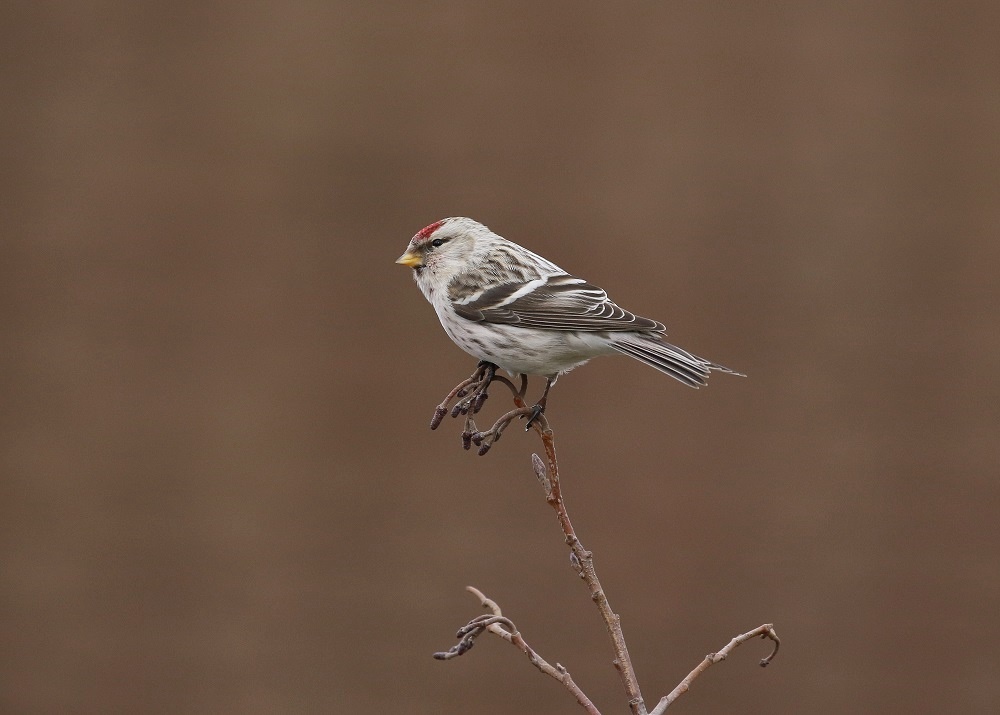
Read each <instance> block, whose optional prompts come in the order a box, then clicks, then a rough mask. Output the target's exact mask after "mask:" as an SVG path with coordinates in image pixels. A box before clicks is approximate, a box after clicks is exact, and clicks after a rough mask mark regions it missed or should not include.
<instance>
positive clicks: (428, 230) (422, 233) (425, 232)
mask: <svg viewBox="0 0 1000 715" xmlns="http://www.w3.org/2000/svg"><path fill="white" fill-rule="evenodd" d="M442 224H444V221H443V220H442V221H435V222H434V223H432V224H431V225H430V226H424V227H423V228H422V229H420V230H419V231H417V235H416V236H414V238H420V239H424V240H426V239H428V238H430V237H431V234H432V233H434V232H435V231H437V230H438V229H439V228H441V226H442Z"/></svg>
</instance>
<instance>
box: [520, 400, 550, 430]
mask: <svg viewBox="0 0 1000 715" xmlns="http://www.w3.org/2000/svg"><path fill="white" fill-rule="evenodd" d="M544 413H545V407H544V406H542V405H535V406H533V407H532V408H531V416H530V417H528V421H527V422H525V423H524V431H525V432H527V431H528V430H530V429H531V425H533V424H534V422H535V420H537V419H538V418H539V417H541V416H542V415H543V414H544Z"/></svg>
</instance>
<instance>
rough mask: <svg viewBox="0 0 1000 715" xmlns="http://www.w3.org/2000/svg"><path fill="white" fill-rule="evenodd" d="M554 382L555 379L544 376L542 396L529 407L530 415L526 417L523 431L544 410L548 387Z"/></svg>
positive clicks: (527, 428)
mask: <svg viewBox="0 0 1000 715" xmlns="http://www.w3.org/2000/svg"><path fill="white" fill-rule="evenodd" d="M554 382H555V380H553V379H552V378H551V377H547V378H545V389H544V390H543V391H542V397H541V399H540V400H538V402H536V403H535V404H534V406H533V407H532V408H531V416H530V417H529V418H528V421H527V422H526V423H525V425H524V429H525V431H527V430H529V429H531V425H532V424H533V423H534V421H535V420H537V419H538V418H539V417H540V416H541V415H542V414H543V413H544V412H545V401H546V400H547V399H548V398H549V388H551V387H552V383H554Z"/></svg>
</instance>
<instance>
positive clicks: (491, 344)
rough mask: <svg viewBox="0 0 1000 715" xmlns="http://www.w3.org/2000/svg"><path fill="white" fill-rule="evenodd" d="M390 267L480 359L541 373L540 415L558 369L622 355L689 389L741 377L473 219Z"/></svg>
mask: <svg viewBox="0 0 1000 715" xmlns="http://www.w3.org/2000/svg"><path fill="white" fill-rule="evenodd" d="M396 263H400V264H402V265H404V266H409V267H410V268H412V269H413V277H414V279H415V280H416V282H417V285H418V286H419V287H420V290H421V292H422V293H423V294H424V297H426V298H427V300H428V301H429V302H430V304H431V305H433V306H434V310H435V311H436V312H437V316H438V319H439V320H440V321H441V325H442V326H443V327H444V330H445V332H446V333H447V334H448V337H449V338H451V339H452V341H454V343H455V344H456V345H458V347H460V348H462V350H464V351H465V352H467V353H469V354H470V355H472V356H473V357H476V358H478V359H479V360H480V361H482V362H484V363H490V364H491V365H494V366H496V367H499V368H502V369H504V370H506V371H507V372H509V373H511V374H514V375H517V374H521V375H540V376H542V377H544V378H545V379H546V382H545V391H544V393H543V394H542V398H541V399H540V400H539V401H538V404H537V405H536V406H535V407H536V410H537V411H538V412H541V411H544V409H545V401H546V397H547V396H548V392H549V388H550V387H551V386H552V385H553V384H555V381H556V379H557V378H558V377H559V375H561V374H563V373H564V372H568V371H570V370H572V369H573V368H575V367H578V366H579V365H583V364H584V363H585V362H587V361H588V360H590V359H591V358H594V357H598V356H599V355H612V354H615V353H621V354H623V355H628V356H629V357H631V358H635V359H636V360H638V361H640V362H643V363H645V364H646V365H649V366H650V367H654V368H656V369H657V370H659V371H660V372H663V373H666V374H667V375H670V376H671V377H673V378H675V379H677V380H680V381H681V382H683V383H684V384H685V385H689V386H690V387H695V388H697V387H701V386H702V385H705V384H707V379H708V375H709V372H710V371H712V370H717V371H719V372H728V373H730V374H733V375H740V373H738V372H734V371H733V370H730V369H729V368H727V367H723V366H722V365H717V364H715V363H713V362H709V361H708V360H705V359H704V358H700V357H698V356H696V355H692V354H691V353H689V352H687V351H686V350H682V349H681V348H679V347H676V346H674V345H671V344H670V343H666V342H664V341H663V336H664V335H665V334H666V328H665V327H664V325H663V323H660V322H657V321H655V320H650V319H649V318H641V317H639V316H637V315H635V314H633V313H630V312H629V311H627V310H625V309H623V308H619V307H618V306H617V305H615V304H614V303H613V302H611V300H610V299H608V295H607V293H605V292H604V291H603V290H602V289H600V288H598V287H597V286H595V285H593V284H591V283H588V282H587V281H585V280H583V279H582V278H576V277H575V276H572V275H570V274H569V273H567V272H566V271H564V270H563V269H561V268H560V267H559V266H557V265H556V264H554V263H552V262H551V261H548V260H546V259H544V258H542V257H541V256H539V255H536V254H534V253H532V252H531V251H529V250H528V249H526V248H522V247H521V246H519V245H517V244H516V243H513V242H511V241H508V240H507V239H505V238H501V237H500V236H498V235H497V234H495V233H493V232H492V231H490V230H489V229H488V228H487V227H486V226H484V225H483V224H481V223H479V222H477V221H473V220H472V219H471V218H446V219H443V220H441V221H436V222H435V223H432V224H431V225H430V226H427V227H425V228H423V229H421V230H420V231H418V232H417V234H416V235H415V236H414V237H413V238H412V239H410V244H409V245H408V246H407V248H406V253H404V254H403V255H402V256H400V257H399V258H398V259H396Z"/></svg>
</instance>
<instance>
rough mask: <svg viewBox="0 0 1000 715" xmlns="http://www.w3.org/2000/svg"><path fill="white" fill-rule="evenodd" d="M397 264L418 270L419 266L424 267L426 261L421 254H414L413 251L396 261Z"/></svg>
mask: <svg viewBox="0 0 1000 715" xmlns="http://www.w3.org/2000/svg"><path fill="white" fill-rule="evenodd" d="M396 263H399V264H401V265H404V266H409V267H410V268H416V267H417V266H422V265H424V259H423V257H422V256H421V255H420V254H419V253H414V252H413V251H407V252H406V253H404V254H403V255H402V256H400V257H399V258H397V259H396Z"/></svg>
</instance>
